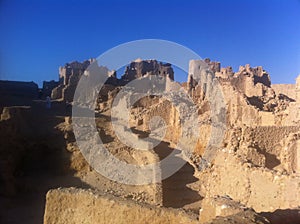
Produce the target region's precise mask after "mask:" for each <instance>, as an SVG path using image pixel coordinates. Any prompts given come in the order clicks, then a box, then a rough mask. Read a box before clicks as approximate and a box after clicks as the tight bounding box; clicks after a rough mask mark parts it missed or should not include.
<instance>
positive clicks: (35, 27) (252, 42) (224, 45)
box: [0, 0, 300, 84]
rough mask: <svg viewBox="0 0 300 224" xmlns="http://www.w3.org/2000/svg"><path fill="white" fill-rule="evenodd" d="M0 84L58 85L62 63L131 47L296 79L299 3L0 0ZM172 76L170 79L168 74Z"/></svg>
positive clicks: (298, 69)
mask: <svg viewBox="0 0 300 224" xmlns="http://www.w3.org/2000/svg"><path fill="white" fill-rule="evenodd" d="M0 29H1V35H0V79H5V80H24V81H31V80H33V81H35V82H37V83H39V84H41V83H42V81H43V80H52V79H58V67H59V66H60V65H64V64H65V63H66V62H70V61H74V60H78V61H82V60H85V59H88V58H91V57H98V56H99V55H100V54H102V53H103V52H105V51H106V50H108V49H110V48H112V47H115V46H117V45H119V44H122V43H124V42H128V41H133V40H138V39H145V38H146V39H149V38H155V39H164V40H170V41H174V42H177V43H179V44H182V45H184V46H186V47H188V48H190V49H192V50H194V51H195V52H196V53H197V54H199V55H200V56H201V57H202V58H206V57H209V58H211V59H212V60H216V61H220V62H221V63H222V65H223V66H232V67H233V68H234V70H237V69H238V66H239V65H244V64H247V63H249V64H251V66H258V65H262V66H263V67H264V69H266V70H267V71H268V72H269V73H270V75H271V78H272V83H294V80H295V78H296V77H297V75H298V74H300V1H299V0H281V1H279V0H273V1H270V0H224V1H220V0H219V1H214V0H210V1H208V0H207V1H201V0H198V1H196V0H193V1H188V0H187V1H178V0H177V1H176V0H173V1H163V0H160V1H156V0H154V1H141V0H139V1H133V0H128V1H125V0H124V1H121V0H112V1H108V0H106V1H95V0H94V1H83V0H72V1H71V0H70V1H63V0H62V1H58V0H51V1H50V0H43V1H40V0H27V1H26V0H0ZM175 75H176V74H175Z"/></svg>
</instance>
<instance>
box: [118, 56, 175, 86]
mask: <svg viewBox="0 0 300 224" xmlns="http://www.w3.org/2000/svg"><path fill="white" fill-rule="evenodd" d="M147 73H150V74H152V75H159V76H164V77H169V78H170V79H172V80H174V71H173V68H172V67H171V64H168V63H166V64H164V63H162V62H158V61H156V60H136V61H134V62H131V63H130V65H129V66H127V67H126V70H125V74H124V75H123V76H122V78H121V79H122V80H125V81H131V80H134V79H137V78H141V77H143V76H144V75H146V74H147Z"/></svg>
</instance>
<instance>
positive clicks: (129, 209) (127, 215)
mask: <svg viewBox="0 0 300 224" xmlns="http://www.w3.org/2000/svg"><path fill="white" fill-rule="evenodd" d="M44 223H45V224H52V223H53V224H60V223H61V224H65V223H73V224H77V223H78V224H82V223H90V224H92V223H97V224H101V223H103V224H109V223H111V224H115V223H120V224H122V223H124V224H127V223H152V224H165V223H170V224H171V223H174V224H175V223H176V224H179V223H182V224H186V223H190V224H193V223H195V224H196V223H198V221H197V217H195V216H192V215H190V214H187V213H185V212H183V211H181V210H175V209H168V208H159V207H155V206H150V205H146V204H138V203H135V202H133V201H130V200H124V199H120V198H117V197H113V196H110V195H100V194H98V193H96V192H93V191H91V190H79V189H74V188H69V189H56V190H50V191H49V192H48V193H47V196H46V208H45V215H44Z"/></svg>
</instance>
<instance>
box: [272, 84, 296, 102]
mask: <svg viewBox="0 0 300 224" xmlns="http://www.w3.org/2000/svg"><path fill="white" fill-rule="evenodd" d="M271 87H272V89H274V91H275V93H276V95H279V94H280V93H281V94H284V95H286V96H288V97H290V98H292V99H296V85H295V84H272V85H271Z"/></svg>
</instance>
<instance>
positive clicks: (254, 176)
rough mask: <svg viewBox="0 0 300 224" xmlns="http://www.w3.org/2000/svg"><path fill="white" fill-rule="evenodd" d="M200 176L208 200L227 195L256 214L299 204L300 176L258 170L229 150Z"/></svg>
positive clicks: (264, 169)
mask: <svg viewBox="0 0 300 224" xmlns="http://www.w3.org/2000/svg"><path fill="white" fill-rule="evenodd" d="M198 177H199V179H200V181H201V182H202V186H201V187H202V192H203V194H204V195H205V197H214V196H216V195H228V196H229V197H231V198H232V199H233V200H235V201H239V202H241V203H242V204H244V205H246V206H247V207H251V208H253V209H254V210H255V211H256V212H263V211H264V212H271V211H274V210H276V209H288V208H297V207H298V206H299V205H300V192H299V184H300V179H299V176H297V175H292V174H291V175H288V174H284V173H281V172H275V171H271V170H268V169H266V168H263V167H255V166H253V164H251V163H249V162H248V161H247V160H243V159H241V158H240V157H238V156H237V155H236V154H235V153H233V152H230V151H227V150H224V151H220V152H219V153H218V154H217V156H216V158H215V160H214V164H213V166H212V167H211V168H208V169H207V170H205V171H203V172H202V173H199V174H198Z"/></svg>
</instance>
